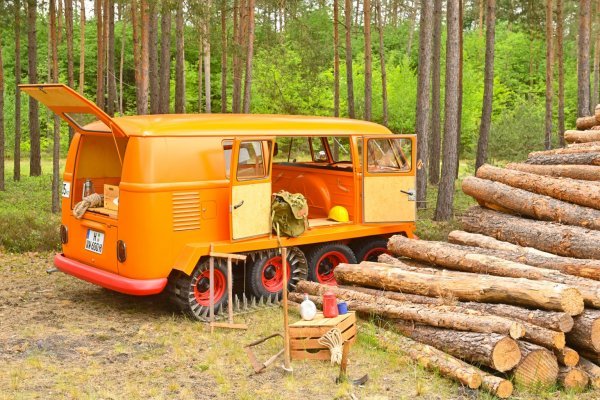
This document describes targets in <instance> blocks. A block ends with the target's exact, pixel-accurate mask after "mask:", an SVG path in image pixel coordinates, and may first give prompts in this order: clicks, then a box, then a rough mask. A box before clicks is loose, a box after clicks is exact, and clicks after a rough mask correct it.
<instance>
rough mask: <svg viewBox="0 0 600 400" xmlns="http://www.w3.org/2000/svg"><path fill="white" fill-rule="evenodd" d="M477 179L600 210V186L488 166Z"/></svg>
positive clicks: (478, 172) (479, 170) (480, 170)
mask: <svg viewBox="0 0 600 400" xmlns="http://www.w3.org/2000/svg"><path fill="white" fill-rule="evenodd" d="M563 150H564V149H563ZM477 177H478V178H481V179H488V180H491V181H495V182H500V183H503V184H505V185H509V186H512V187H514V188H518V189H523V190H527V191H528V192H533V193H537V194H541V195H545V196H550V197H553V198H555V199H558V200H562V201H566V202H569V203H573V204H578V205H580V206H584V207H590V208H595V209H600V184H591V183H590V182H587V181H581V180H575V179H564V178H550V177H541V176H539V175H537V174H531V173H527V172H521V171H516V170H511V169H504V168H496V167H492V166H491V165H487V164H486V165H483V166H481V167H480V168H479V169H478V170H477Z"/></svg>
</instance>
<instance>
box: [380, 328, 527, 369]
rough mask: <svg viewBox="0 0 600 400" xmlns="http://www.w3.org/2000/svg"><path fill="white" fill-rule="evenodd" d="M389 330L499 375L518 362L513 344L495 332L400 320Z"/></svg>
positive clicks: (515, 347)
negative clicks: (455, 328) (439, 326)
mask: <svg viewBox="0 0 600 400" xmlns="http://www.w3.org/2000/svg"><path fill="white" fill-rule="evenodd" d="M392 327H393V329H394V330H396V331H398V332H400V333H402V334H403V335H404V336H407V337H409V338H411V339H414V340H416V341H418V342H421V343H425V344H427V345H429V346H433V347H435V348H436V349H440V350H442V351H444V352H446V353H448V354H450V355H452V356H454V357H456V358H459V359H462V360H465V361H468V362H469V363H471V364H475V365H485V366H487V367H490V368H492V369H494V370H496V371H499V372H505V371H508V370H511V369H513V368H514V367H515V366H516V365H517V364H518V363H519V361H521V351H520V350H519V346H518V344H517V342H516V341H515V340H514V339H511V338H509V337H507V336H504V335H499V334H497V333H475V332H462V331H455V330H450V329H441V328H433V327H429V326H423V325H414V324H412V323H407V322H404V321H395V322H393V324H392Z"/></svg>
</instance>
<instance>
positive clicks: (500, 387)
mask: <svg viewBox="0 0 600 400" xmlns="http://www.w3.org/2000/svg"><path fill="white" fill-rule="evenodd" d="M481 380H482V382H481V387H482V388H483V390H485V391H487V392H489V393H491V394H492V395H494V396H496V397H499V398H501V399H507V398H509V397H510V396H512V393H513V384H512V383H511V382H510V381H508V380H506V379H504V378H500V377H499V376H495V375H492V374H488V373H487V372H483V371H481Z"/></svg>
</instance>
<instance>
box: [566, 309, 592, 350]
mask: <svg viewBox="0 0 600 400" xmlns="http://www.w3.org/2000/svg"><path fill="white" fill-rule="evenodd" d="M574 320H575V325H573V329H572V330H571V332H569V333H568V334H567V343H569V346H571V347H573V348H574V349H583V350H587V351H593V352H600V311H599V310H590V309H586V310H585V311H584V312H583V314H581V315H578V316H577V317H575V318H574Z"/></svg>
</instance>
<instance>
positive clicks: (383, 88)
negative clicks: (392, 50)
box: [376, 0, 388, 126]
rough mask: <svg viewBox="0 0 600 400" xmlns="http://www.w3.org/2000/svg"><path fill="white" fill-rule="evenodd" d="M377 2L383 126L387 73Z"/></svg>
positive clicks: (385, 116)
mask: <svg viewBox="0 0 600 400" xmlns="http://www.w3.org/2000/svg"><path fill="white" fill-rule="evenodd" d="M376 1H377V27H378V30H379V62H380V65H381V106H382V111H383V125H385V126H387V125H388V95H387V72H386V68H385V47H384V46H383V28H384V27H383V24H384V22H383V18H382V10H381V8H382V7H381V0H376Z"/></svg>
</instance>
